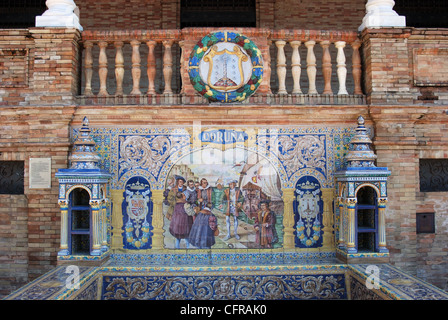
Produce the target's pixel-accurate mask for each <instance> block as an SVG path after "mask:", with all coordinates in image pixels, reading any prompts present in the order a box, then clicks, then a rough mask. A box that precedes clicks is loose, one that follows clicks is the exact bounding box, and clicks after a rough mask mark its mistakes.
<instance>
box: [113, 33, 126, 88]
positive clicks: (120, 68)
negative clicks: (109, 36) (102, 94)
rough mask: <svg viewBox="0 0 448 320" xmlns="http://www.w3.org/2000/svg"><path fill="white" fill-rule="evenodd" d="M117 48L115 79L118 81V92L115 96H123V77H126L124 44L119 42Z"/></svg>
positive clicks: (116, 44) (115, 44)
mask: <svg viewBox="0 0 448 320" xmlns="http://www.w3.org/2000/svg"><path fill="white" fill-rule="evenodd" d="M114 46H115V50H116V52H115V79H116V81H117V90H116V91H115V95H117V96H122V95H123V77H124V58H123V42H122V41H117V42H115V43H114Z"/></svg>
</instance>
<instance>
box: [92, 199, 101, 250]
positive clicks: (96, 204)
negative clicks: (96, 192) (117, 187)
mask: <svg viewBox="0 0 448 320" xmlns="http://www.w3.org/2000/svg"><path fill="white" fill-rule="evenodd" d="M90 207H91V208H92V231H91V234H92V250H91V251H90V254H91V255H92V256H99V255H101V253H102V251H101V223H100V215H101V201H100V200H98V199H93V200H90Z"/></svg>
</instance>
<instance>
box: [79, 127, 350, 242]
mask: <svg viewBox="0 0 448 320" xmlns="http://www.w3.org/2000/svg"><path fill="white" fill-rule="evenodd" d="M354 129H355V128H347V127H321V128H319V127H273V128H269V129H263V128H258V127H202V126H200V125H199V126H191V127H184V128H179V127H157V128H155V127H139V128H137V127H123V128H120V127H113V128H110V127H105V128H95V127H92V128H91V135H92V137H93V139H94V140H95V142H96V151H97V152H98V154H99V156H100V158H101V159H100V161H99V165H100V167H101V168H102V169H106V170H108V171H109V172H110V173H111V174H112V179H111V181H110V184H111V189H119V190H125V191H124V194H123V198H124V201H123V203H122V212H123V249H128V250H145V249H150V248H151V236H152V232H151V230H152V225H151V220H152V217H151V216H152V210H153V203H152V198H151V194H152V191H154V190H162V191H163V192H164V201H163V219H164V222H163V223H164V224H163V225H164V234H163V237H164V246H165V248H166V249H198V248H199V249H208V248H213V249H253V248H256V249H265V248H266V249H275V248H282V247H283V236H284V231H283V230H284V227H283V223H284V222H283V217H284V201H283V198H282V195H283V190H285V189H294V190H295V200H294V203H293V206H294V208H293V209H294V210H293V211H294V236H295V246H296V247H298V248H319V247H322V225H321V223H322V211H323V205H322V194H321V193H320V190H321V189H322V188H334V187H335V186H334V173H335V172H336V171H337V170H339V169H340V168H342V167H343V166H344V163H343V158H344V156H345V154H346V152H347V150H348V144H349V142H350V138H351V137H352V136H353V133H354ZM78 132H79V129H78V128H74V129H73V134H72V138H73V140H74V139H75V138H76V136H77V134H78ZM136 183H137V184H139V185H137V186H136V185H135V184H136ZM131 185H133V186H131ZM132 188H134V189H132ZM337 221H338V217H337V212H336V222H337ZM335 229H336V232H337V224H335Z"/></svg>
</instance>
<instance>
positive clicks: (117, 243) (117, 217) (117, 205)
mask: <svg viewBox="0 0 448 320" xmlns="http://www.w3.org/2000/svg"><path fill="white" fill-rule="evenodd" d="M123 193H124V190H121V189H119V190H110V195H111V198H112V237H111V248H112V249H113V250H115V249H123V234H122V233H123V230H122V228H123V212H122V208H121V205H122V203H123V200H124V197H123Z"/></svg>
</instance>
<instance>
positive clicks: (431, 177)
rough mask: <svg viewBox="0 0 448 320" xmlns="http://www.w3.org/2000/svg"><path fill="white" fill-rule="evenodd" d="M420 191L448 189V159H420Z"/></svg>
mask: <svg viewBox="0 0 448 320" xmlns="http://www.w3.org/2000/svg"><path fill="white" fill-rule="evenodd" d="M419 175H420V191H421V192H443V191H448V159H420V166H419Z"/></svg>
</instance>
